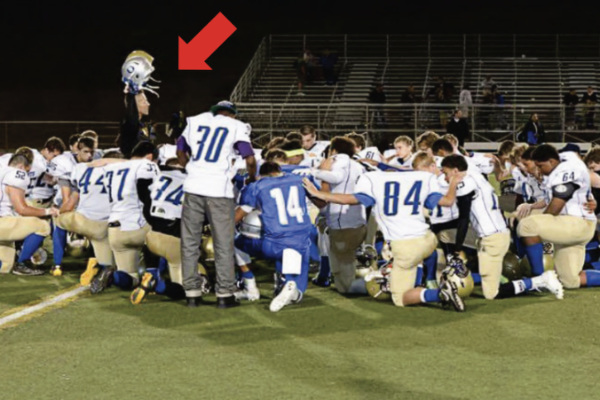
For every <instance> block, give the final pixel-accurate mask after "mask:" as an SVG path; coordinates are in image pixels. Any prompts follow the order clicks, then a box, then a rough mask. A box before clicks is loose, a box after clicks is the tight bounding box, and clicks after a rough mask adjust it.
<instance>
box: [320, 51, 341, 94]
mask: <svg viewBox="0 0 600 400" xmlns="http://www.w3.org/2000/svg"><path fill="white" fill-rule="evenodd" d="M337 60H338V56H337V54H335V53H332V52H331V51H330V50H329V49H325V50H323V54H321V57H319V61H320V62H321V67H322V68H323V78H325V83H326V84H327V85H335V82H336V81H337V77H336V74H335V64H336V63H337Z"/></svg>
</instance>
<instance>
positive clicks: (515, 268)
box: [502, 251, 523, 281]
mask: <svg viewBox="0 0 600 400" xmlns="http://www.w3.org/2000/svg"><path fill="white" fill-rule="evenodd" d="M502 275H503V276H504V277H505V278H507V279H508V280H510V281H516V280H519V279H521V278H523V270H522V268H521V263H520V261H519V257H517V256H516V255H515V254H514V253H511V252H510V251H508V252H507V253H506V254H505V255H504V260H503V261H502Z"/></svg>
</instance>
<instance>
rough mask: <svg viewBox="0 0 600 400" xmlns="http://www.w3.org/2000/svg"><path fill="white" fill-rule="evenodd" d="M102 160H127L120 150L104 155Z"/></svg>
mask: <svg viewBox="0 0 600 400" xmlns="http://www.w3.org/2000/svg"><path fill="white" fill-rule="evenodd" d="M102 158H125V156H124V155H123V153H121V152H120V151H119V150H111V151H107V152H106V153H104V155H103V156H102Z"/></svg>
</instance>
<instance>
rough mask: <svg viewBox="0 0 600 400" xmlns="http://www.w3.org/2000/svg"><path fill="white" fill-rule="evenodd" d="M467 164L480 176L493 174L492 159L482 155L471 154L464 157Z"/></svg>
mask: <svg viewBox="0 0 600 400" xmlns="http://www.w3.org/2000/svg"><path fill="white" fill-rule="evenodd" d="M465 158H466V159H467V163H469V162H470V163H471V164H472V165H474V166H475V167H477V168H478V169H479V171H481V173H482V174H486V175H487V174H491V173H492V172H494V161H493V158H491V157H488V156H487V155H485V154H483V153H473V154H472V155H471V156H470V157H465Z"/></svg>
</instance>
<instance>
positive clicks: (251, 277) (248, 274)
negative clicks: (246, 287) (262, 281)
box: [242, 270, 254, 279]
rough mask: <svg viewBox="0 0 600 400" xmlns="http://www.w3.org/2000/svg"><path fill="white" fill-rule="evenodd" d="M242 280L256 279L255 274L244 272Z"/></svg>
mask: <svg viewBox="0 0 600 400" xmlns="http://www.w3.org/2000/svg"><path fill="white" fill-rule="evenodd" d="M242 278H244V279H254V274H253V273H252V271H250V270H248V271H246V272H242Z"/></svg>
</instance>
